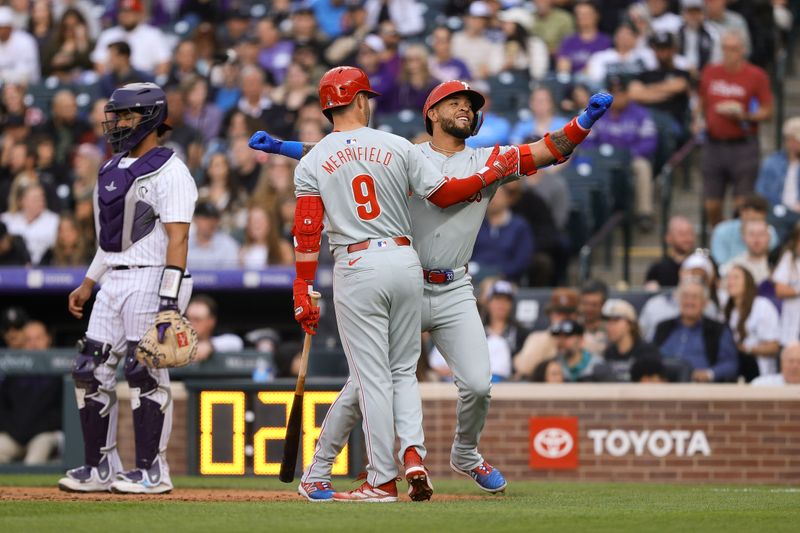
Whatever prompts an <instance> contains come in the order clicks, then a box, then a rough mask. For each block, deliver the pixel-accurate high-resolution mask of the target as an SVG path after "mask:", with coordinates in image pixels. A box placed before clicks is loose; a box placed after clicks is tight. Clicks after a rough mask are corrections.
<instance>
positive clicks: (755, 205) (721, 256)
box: [711, 194, 778, 265]
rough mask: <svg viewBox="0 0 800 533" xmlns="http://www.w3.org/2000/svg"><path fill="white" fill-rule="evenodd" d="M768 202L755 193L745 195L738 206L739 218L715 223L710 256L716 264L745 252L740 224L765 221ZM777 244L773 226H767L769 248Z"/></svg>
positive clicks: (723, 262)
mask: <svg viewBox="0 0 800 533" xmlns="http://www.w3.org/2000/svg"><path fill="white" fill-rule="evenodd" d="M768 210H769V204H767V201H766V200H764V198H762V197H760V196H758V195H757V194H751V195H748V196H745V197H744V199H743V201H742V204H741V206H740V207H739V218H734V219H731V220H726V221H724V222H721V223H719V224H717V226H716V227H715V228H714V231H713V233H712V234H711V256H712V257H713V258H714V261H716V262H717V264H719V265H722V264H725V263H727V262H728V261H730V260H731V259H733V258H734V257H736V256H738V255H741V254H743V253H745V252H747V246H746V245H745V242H744V239H743V238H742V236H743V235H744V233H743V232H742V225H743V224H747V223H748V222H750V221H754V220H760V221H762V222H766V220H767V211H768ZM777 245H778V234H777V232H776V231H775V228H773V227H772V226H770V227H769V248H770V250H772V249H774V248H775V247H776V246H777Z"/></svg>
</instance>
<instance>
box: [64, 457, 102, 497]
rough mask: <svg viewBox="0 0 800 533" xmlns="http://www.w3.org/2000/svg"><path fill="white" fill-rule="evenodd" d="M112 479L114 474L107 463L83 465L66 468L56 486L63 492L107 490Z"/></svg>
mask: <svg viewBox="0 0 800 533" xmlns="http://www.w3.org/2000/svg"><path fill="white" fill-rule="evenodd" d="M113 481H114V475H113V473H112V472H111V471H110V470H109V469H108V464H107V463H101V465H100V466H99V467H95V466H88V465H85V466H79V467H78V468H73V469H72V470H68V471H67V474H66V475H65V476H64V477H62V478H61V479H59V480H58V488H59V489H61V490H63V491H64V492H108V491H109V490H110V487H111V483H112V482H113Z"/></svg>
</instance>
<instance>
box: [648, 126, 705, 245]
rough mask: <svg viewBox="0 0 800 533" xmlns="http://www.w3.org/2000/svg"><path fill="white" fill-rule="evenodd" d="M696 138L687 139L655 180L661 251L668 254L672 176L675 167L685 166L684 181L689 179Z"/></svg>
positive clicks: (696, 143)
mask: <svg viewBox="0 0 800 533" xmlns="http://www.w3.org/2000/svg"><path fill="white" fill-rule="evenodd" d="M698 144H699V143H698V141H697V139H696V138H694V137H692V138H691V139H689V140H688V141H686V142H685V143H684V144H683V146H681V147H680V148H678V149H677V150H676V151H675V152H674V153H673V154H672V156H670V158H669V159H668V160H667V162H666V163H664V166H663V167H661V171H660V172H659V173H658V176H656V179H655V182H656V185H657V186H658V190H659V191H660V192H659V196H660V200H661V202H660V203H661V233H660V234H661V237H662V238H661V253H662V254H666V252H667V244H666V242H665V241H664V238H663V237H664V235H666V233H667V225H668V224H669V217H670V211H671V210H672V178H673V176H674V174H675V169H676V168H678V167H681V166H682V167H683V172H684V182H687V181H688V179H689V178H688V176H689V172H690V170H691V169H690V167H689V156H690V155H691V153H692V151H693V150H694V149H695V147H697V146H698ZM700 210H701V211H703V206H702V202H700Z"/></svg>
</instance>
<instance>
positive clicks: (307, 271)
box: [294, 261, 317, 285]
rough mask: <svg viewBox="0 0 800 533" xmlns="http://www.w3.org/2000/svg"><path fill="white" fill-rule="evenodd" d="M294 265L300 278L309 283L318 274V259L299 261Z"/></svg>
mask: <svg viewBox="0 0 800 533" xmlns="http://www.w3.org/2000/svg"><path fill="white" fill-rule="evenodd" d="M294 266H295V271H296V272H297V277H298V278H300V279H302V280H304V281H305V282H306V283H308V284H309V285H310V284H311V283H312V282H313V281H314V276H316V274H317V262H316V261H297V262H296V263H295V264H294Z"/></svg>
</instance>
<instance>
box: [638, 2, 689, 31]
mask: <svg viewBox="0 0 800 533" xmlns="http://www.w3.org/2000/svg"><path fill="white" fill-rule="evenodd" d="M669 4H670V2H669V1H668V0H646V2H645V6H646V7H647V14H648V15H649V17H650V27H651V28H652V30H653V33H670V34H675V33H678V30H680V28H681V24H682V23H683V21H682V20H681V17H680V16H678V15H676V14H675V13H673V12H672V11H670V9H669Z"/></svg>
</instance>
